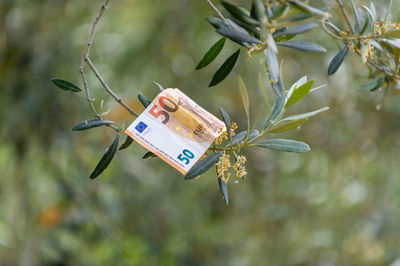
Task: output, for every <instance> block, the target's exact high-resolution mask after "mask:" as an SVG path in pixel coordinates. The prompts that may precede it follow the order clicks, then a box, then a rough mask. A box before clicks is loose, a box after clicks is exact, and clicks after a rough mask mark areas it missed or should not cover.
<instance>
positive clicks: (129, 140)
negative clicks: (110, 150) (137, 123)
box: [118, 135, 133, 151]
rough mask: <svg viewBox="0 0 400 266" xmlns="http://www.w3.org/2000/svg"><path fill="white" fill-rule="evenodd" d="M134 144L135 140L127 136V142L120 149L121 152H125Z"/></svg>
mask: <svg viewBox="0 0 400 266" xmlns="http://www.w3.org/2000/svg"><path fill="white" fill-rule="evenodd" d="M132 143H133V138H131V137H129V136H128V135H126V139H125V142H124V143H123V144H122V145H121V146H120V147H119V149H118V150H119V151H121V150H124V149H126V148H128V147H129V146H131V144H132Z"/></svg>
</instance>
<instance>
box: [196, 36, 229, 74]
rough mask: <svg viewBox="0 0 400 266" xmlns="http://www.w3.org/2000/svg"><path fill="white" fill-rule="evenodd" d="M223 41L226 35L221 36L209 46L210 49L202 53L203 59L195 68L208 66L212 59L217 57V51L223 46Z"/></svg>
mask: <svg viewBox="0 0 400 266" xmlns="http://www.w3.org/2000/svg"><path fill="white" fill-rule="evenodd" d="M225 41H226V37H223V38H221V39H220V40H219V41H217V42H216V43H215V44H214V45H213V46H211V48H210V50H208V52H207V53H206V54H205V55H204V57H203V59H201V61H200V62H199V64H198V65H197V67H196V69H201V68H203V67H205V66H208V65H209V64H210V63H211V62H212V61H214V59H215V58H217V56H218V55H219V53H220V52H221V51H222V48H224V44H225Z"/></svg>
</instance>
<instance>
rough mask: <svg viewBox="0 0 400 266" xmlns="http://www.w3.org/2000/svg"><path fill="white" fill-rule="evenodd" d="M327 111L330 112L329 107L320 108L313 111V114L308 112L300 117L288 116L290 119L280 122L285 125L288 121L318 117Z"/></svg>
mask: <svg viewBox="0 0 400 266" xmlns="http://www.w3.org/2000/svg"><path fill="white" fill-rule="evenodd" d="M327 110H329V107H328V106H324V107H322V108H320V109H318V110H315V111H312V112H308V113H304V114H300V115H292V116H288V117H286V118H284V119H282V120H281V121H280V122H281V123H283V122H287V121H293V120H300V119H304V118H309V117H312V116H314V115H317V114H319V113H322V112H325V111H327Z"/></svg>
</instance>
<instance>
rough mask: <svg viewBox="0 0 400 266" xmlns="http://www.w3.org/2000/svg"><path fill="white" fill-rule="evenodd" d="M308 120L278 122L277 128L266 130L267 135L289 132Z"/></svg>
mask: <svg viewBox="0 0 400 266" xmlns="http://www.w3.org/2000/svg"><path fill="white" fill-rule="evenodd" d="M307 120H308V118H303V119H298V120H293V121H285V122H280V123H279V124H278V125H277V126H275V127H273V128H271V129H269V130H268V133H280V132H285V131H289V130H293V129H296V128H298V127H299V126H301V125H302V124H304V123H305V122H307Z"/></svg>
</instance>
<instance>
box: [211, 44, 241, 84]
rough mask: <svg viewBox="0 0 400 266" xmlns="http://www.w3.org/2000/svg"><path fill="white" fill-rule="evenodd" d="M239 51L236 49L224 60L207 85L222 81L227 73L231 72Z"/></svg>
mask: <svg viewBox="0 0 400 266" xmlns="http://www.w3.org/2000/svg"><path fill="white" fill-rule="evenodd" d="M239 53H240V49H238V50H237V51H236V52H235V53H233V54H232V55H231V56H230V57H229V58H228V59H226V61H225V62H224V63H223V64H222V66H221V67H220V68H219V69H218V70H217V72H215V74H214V76H213V77H212V80H211V82H210V84H209V85H208V86H209V87H212V86H215V85H217V84H218V83H220V82H221V81H223V80H224V79H225V78H226V77H227V76H228V75H229V73H231V71H232V69H233V67H234V66H235V64H236V61H237V59H238V57H239Z"/></svg>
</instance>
